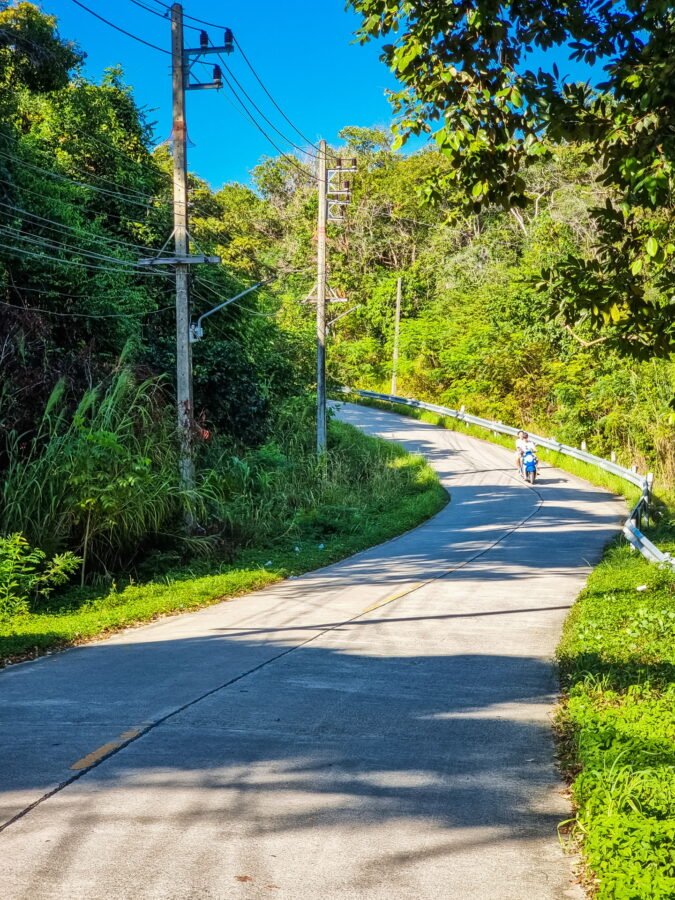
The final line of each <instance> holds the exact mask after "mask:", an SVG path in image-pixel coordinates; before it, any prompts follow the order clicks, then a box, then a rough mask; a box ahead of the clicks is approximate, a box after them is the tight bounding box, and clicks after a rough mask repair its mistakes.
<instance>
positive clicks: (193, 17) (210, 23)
mask: <svg viewBox="0 0 675 900" xmlns="http://www.w3.org/2000/svg"><path fill="white" fill-rule="evenodd" d="M154 2H155V3H157V4H158V5H159V6H163V7H164V9H167V10H171V7H170V6H169V4H168V3H162V2H161V0H154ZM183 18H184V19H190V21H191V22H199V23H200V24H201V25H208V26H209V28H221V29H223V30H224V29H225V28H227V26H226V25H216V23H215V22H207V21H205V20H204V19H198V18H196V17H195V16H189V15H188V14H187V13H183ZM187 27H188V28H192V27H193V26H192V25H188V26H187ZM195 31H201V29H199V28H198V29H195Z"/></svg>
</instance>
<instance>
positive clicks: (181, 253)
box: [171, 3, 195, 490]
mask: <svg viewBox="0 0 675 900" xmlns="http://www.w3.org/2000/svg"><path fill="white" fill-rule="evenodd" d="M171 62H172V88H173V227H174V240H175V253H176V257H177V258H179V259H180V258H181V257H183V258H187V256H188V254H189V249H190V248H189V243H190V241H189V237H188V208H187V131H186V125H185V70H184V66H185V59H184V55H183V7H182V6H181V5H180V3H174V4H173V6H172V7H171ZM188 272H189V267H188V265H187V264H185V263H182V262H179V263H177V264H176V400H177V405H178V432H179V437H180V478H181V483H182V485H183V487H184V488H187V489H188V490H189V489H191V488H192V487H194V481H195V469H194V461H193V458H192V437H193V414H194V408H193V400H192V347H191V344H190V295H189V286H188Z"/></svg>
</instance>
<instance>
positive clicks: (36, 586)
mask: <svg viewBox="0 0 675 900" xmlns="http://www.w3.org/2000/svg"><path fill="white" fill-rule="evenodd" d="M81 562H82V560H81V559H80V558H79V557H77V556H75V554H74V553H69V552H67V553H57V554H56V555H55V556H53V557H52V558H51V559H47V554H46V553H45V552H44V550H40V549H38V548H37V547H31V545H30V544H29V543H28V541H27V540H26V538H25V537H24V536H23V535H22V534H20V533H19V532H16V533H14V534H10V535H8V536H7V537H3V536H1V535H0V618H6V617H9V616H14V615H21V614H23V613H27V612H28V611H29V609H30V606H31V601H32V602H33V605H35V604H36V601H37V600H38V599H40V598H45V597H47V596H48V595H49V594H50V593H51V592H52V591H53V590H54V588H55V587H58V586H59V585H62V584H65V583H66V582H67V581H68V579H69V578H70V576H71V575H72V574H73V572H75V571H76V569H77V568H78V566H79V565H80V563H81Z"/></svg>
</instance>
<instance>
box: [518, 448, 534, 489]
mask: <svg viewBox="0 0 675 900" xmlns="http://www.w3.org/2000/svg"><path fill="white" fill-rule="evenodd" d="M520 474H521V475H522V476H523V478H524V479H525V481H527V483H528V484H534V483H535V481H536V480H537V474H538V472H537V457H536V456H535V455H534V453H533V452H532V451H531V450H526V451H525V452H524V453H523V455H522V456H521V458H520Z"/></svg>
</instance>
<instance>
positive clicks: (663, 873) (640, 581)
mask: <svg viewBox="0 0 675 900" xmlns="http://www.w3.org/2000/svg"><path fill="white" fill-rule="evenodd" d="M654 537H655V538H656V539H657V540H658V542H659V544H660V546H662V547H664V549H666V550H670V552H673V551H675V529H673V527H672V525H671V526H668V525H667V524H665V525H663V526H662V527H661V528H660V529H659V532H658V533H657V534H656V535H654ZM558 658H559V663H560V675H561V682H562V687H563V691H564V696H563V700H562V703H561V706H560V710H559V715H558V731H559V739H560V742H559V747H560V751H561V763H562V767H563V770H564V772H565V774H566V775H567V776H568V778H569V779H570V781H571V784H572V797H573V801H574V805H575V809H576V819H575V822H574V825H573V829H572V833H573V836H574V838H576V839H577V840H578V841H579V845H580V847H581V851H582V854H583V857H584V860H585V862H586V865H587V871H588V877H589V884H590V885H591V886H592V888H593V889H594V890H595V891H596V892H597V896H598V897H599V898H602V900H633V898H635V900H638V898H640V900H642V898H650V900H657V898H658V900H666V898H673V897H675V573H673V572H672V571H668V570H665V569H662V568H659V567H657V566H654V565H651V564H650V563H648V562H647V561H646V560H644V559H643V558H642V557H640V556H637V555H636V554H634V553H632V552H631V551H630V549H629V548H628V547H626V546H613V547H611V548H610V549H609V550H608V552H607V553H606V555H605V558H604V560H603V561H602V562H601V563H600V565H599V566H598V567H597V568H596V569H595V570H594V572H593V573H592V574H591V577H590V579H589V581H588V585H587V586H586V588H585V590H584V591H583V592H582V594H581V596H580V597H579V599H578V601H577V603H576V604H575V606H574V608H573V609H572V611H571V613H570V615H569V617H568V619H567V622H566V624H565V629H564V633H563V638H562V641H561V643H560V646H559V649H558Z"/></svg>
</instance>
